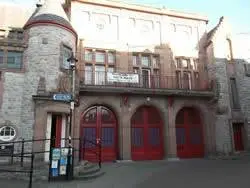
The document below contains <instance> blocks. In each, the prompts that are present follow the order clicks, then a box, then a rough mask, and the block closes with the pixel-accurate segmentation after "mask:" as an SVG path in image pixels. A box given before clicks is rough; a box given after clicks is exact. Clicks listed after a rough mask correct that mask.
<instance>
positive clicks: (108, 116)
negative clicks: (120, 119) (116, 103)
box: [102, 109, 114, 123]
mask: <svg viewBox="0 0 250 188" xmlns="http://www.w3.org/2000/svg"><path fill="white" fill-rule="evenodd" d="M102 122H103V123H113V122H114V119H113V114H112V112H111V111H110V110H107V109H102Z"/></svg>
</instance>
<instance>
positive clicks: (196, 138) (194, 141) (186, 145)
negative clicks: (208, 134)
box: [175, 107, 204, 158]
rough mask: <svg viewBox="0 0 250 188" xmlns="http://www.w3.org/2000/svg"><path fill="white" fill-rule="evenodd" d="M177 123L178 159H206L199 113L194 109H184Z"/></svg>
mask: <svg viewBox="0 0 250 188" xmlns="http://www.w3.org/2000/svg"><path fill="white" fill-rule="evenodd" d="M175 122H176V143H177V155H178V157H180V158H198V157H204V143H203V130H202V123H201V118H200V114H199V112H198V111H197V110H196V109H194V108H187V107H185V108H182V109H181V110H180V111H179V112H178V114H177V116H176V121H175Z"/></svg>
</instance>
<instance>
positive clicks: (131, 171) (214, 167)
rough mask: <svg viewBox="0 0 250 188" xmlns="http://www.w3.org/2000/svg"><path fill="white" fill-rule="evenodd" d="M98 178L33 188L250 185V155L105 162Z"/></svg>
mask: <svg viewBox="0 0 250 188" xmlns="http://www.w3.org/2000/svg"><path fill="white" fill-rule="evenodd" d="M103 170H104V171H105V172H106V174H105V175H103V176H101V177H99V178H98V179H96V180H90V181H81V180H75V181H71V182H53V183H48V182H46V181H39V182H38V181H37V182H34V183H33V188H84V187H86V188H166V187H170V188H179V187H180V188H183V187H185V188H189V187H190V188H201V187H202V188H217V187H218V188H222V187H227V188H236V187H237V188H238V187H240V188H249V186H250V158H244V159H242V160H206V159H191V160H180V161H172V162H169V161H164V160H163V161H147V162H127V163H106V164H103ZM0 187H6V188H28V182H27V181H15V180H7V179H0Z"/></svg>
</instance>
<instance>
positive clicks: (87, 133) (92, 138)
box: [83, 127, 96, 148]
mask: <svg viewBox="0 0 250 188" xmlns="http://www.w3.org/2000/svg"><path fill="white" fill-rule="evenodd" d="M83 136H84V138H85V147H86V148H93V147H95V145H96V128H95V127H93V128H90V127H86V128H84V129H83ZM83 147H84V146H83Z"/></svg>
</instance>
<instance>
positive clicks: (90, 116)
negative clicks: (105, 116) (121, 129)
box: [84, 108, 97, 123]
mask: <svg viewBox="0 0 250 188" xmlns="http://www.w3.org/2000/svg"><path fill="white" fill-rule="evenodd" d="M96 117H97V108H93V109H91V110H89V111H88V112H87V113H86V114H85V116H84V123H96Z"/></svg>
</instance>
